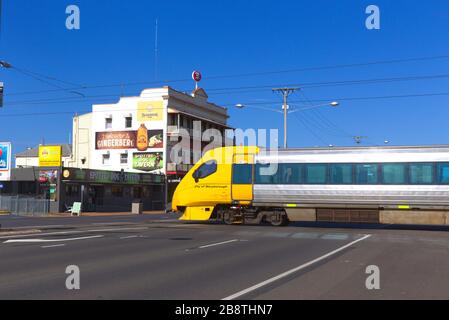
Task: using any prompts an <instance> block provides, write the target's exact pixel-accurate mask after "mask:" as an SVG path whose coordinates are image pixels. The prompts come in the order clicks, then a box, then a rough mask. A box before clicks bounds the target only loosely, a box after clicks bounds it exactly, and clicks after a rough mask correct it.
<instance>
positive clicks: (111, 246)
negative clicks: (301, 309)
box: [0, 216, 449, 300]
mask: <svg viewBox="0 0 449 320" xmlns="http://www.w3.org/2000/svg"><path fill="white" fill-rule="evenodd" d="M101 218H102V219H105V218H104V217H101ZM75 219H77V218H75ZM97 219H98V217H89V218H84V219H81V220H77V221H73V222H77V223H76V224H73V225H72V226H71V227H70V228H67V226H66V227H65V228H56V227H55V228H53V227H50V228H48V229H46V227H44V228H43V230H42V233H41V235H38V236H34V235H30V236H25V237H24V236H20V235H19V236H16V237H12V238H8V237H3V238H0V255H1V257H2V258H1V259H2V263H1V264H0V299H183V300H184V299H223V298H226V297H230V296H233V295H235V294H237V293H241V292H244V294H242V295H241V296H239V297H238V299H378V298H382V299H402V298H405V299H416V298H424V299H447V298H449V290H447V288H448V287H449V252H448V251H449V249H448V248H449V237H448V233H447V232H444V231H419V230H416V231H410V230H377V229H369V230H362V229H329V228H303V227H298V226H290V227H286V228H275V227H271V226H226V225H210V224H192V223H190V224H186V223H181V222H177V221H176V220H174V219H168V220H169V221H162V220H163V219H159V218H157V217H150V218H148V217H147V218H146V219H143V218H141V217H140V216H136V217H133V218H132V219H131V220H128V219H124V220H123V219H122V218H120V219H121V221H114V220H115V219H112V218H109V219H108V220H97ZM33 222H34V221H33ZM15 223H17V222H15ZM19 224H21V225H22V226H23V221H22V223H19ZM368 235H369V236H368ZM0 237H1V236H0ZM8 239H9V240H27V239H28V240H46V241H47V242H6V243H5V241H8ZM70 239H75V240H70ZM341 248H343V249H341ZM340 249H341V251H338V250H340ZM317 259H318V260H317ZM314 261H316V262H314ZM311 262H313V263H311ZM68 265H77V266H79V268H80V272H81V289H80V290H75V291H70V290H67V289H66V287H65V280H66V277H67V275H66V274H65V269H66V267H67V266H68ZM368 265H377V266H378V267H379V268H380V285H381V288H380V290H368V289H366V287H365V281H366V278H367V276H368V275H367V274H366V273H365V271H366V267H367V266H368ZM301 266H305V267H304V268H301V269H299V270H297V271H295V272H292V273H290V274H287V275H286V276H283V277H280V278H279V279H275V280H274V281H271V282H268V283H267V280H269V279H273V278H276V277H279V276H281V275H283V274H285V273H286V272H288V271H291V270H295V269H298V267H301ZM250 288H254V289H252V290H249V291H245V290H248V289H250Z"/></svg>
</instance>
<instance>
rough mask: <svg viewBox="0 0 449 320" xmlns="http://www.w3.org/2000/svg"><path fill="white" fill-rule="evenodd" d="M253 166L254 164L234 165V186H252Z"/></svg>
mask: <svg viewBox="0 0 449 320" xmlns="http://www.w3.org/2000/svg"><path fill="white" fill-rule="evenodd" d="M252 169H253V165H252V164H234V166H233V168H232V183H233V184H252V183H253V173H252Z"/></svg>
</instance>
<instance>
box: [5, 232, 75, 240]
mask: <svg viewBox="0 0 449 320" xmlns="http://www.w3.org/2000/svg"><path fill="white" fill-rule="evenodd" d="M74 233H83V231H59V232H49V233H39V232H33V233H30V234H17V235H11V236H3V237H0V239H11V238H24V237H35V236H37V235H38V236H51V235H61V234H74Z"/></svg>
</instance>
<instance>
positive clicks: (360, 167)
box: [355, 164, 378, 184]
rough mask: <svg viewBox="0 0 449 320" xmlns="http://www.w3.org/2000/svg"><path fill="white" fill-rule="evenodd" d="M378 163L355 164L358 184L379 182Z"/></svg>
mask: <svg viewBox="0 0 449 320" xmlns="http://www.w3.org/2000/svg"><path fill="white" fill-rule="evenodd" d="M377 177H378V166H377V164H357V165H356V166H355V180H356V184H377V181H378V180H377Z"/></svg>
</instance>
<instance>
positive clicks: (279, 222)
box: [269, 213, 288, 227]
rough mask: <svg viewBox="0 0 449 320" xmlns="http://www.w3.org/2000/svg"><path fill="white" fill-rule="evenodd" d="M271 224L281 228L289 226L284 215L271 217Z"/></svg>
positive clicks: (275, 214)
mask: <svg viewBox="0 0 449 320" xmlns="http://www.w3.org/2000/svg"><path fill="white" fill-rule="evenodd" d="M269 220H270V223H271V225H272V226H275V227H281V226H286V225H287V224H288V219H287V215H285V214H283V213H274V214H272V215H271V216H270V219H269Z"/></svg>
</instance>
